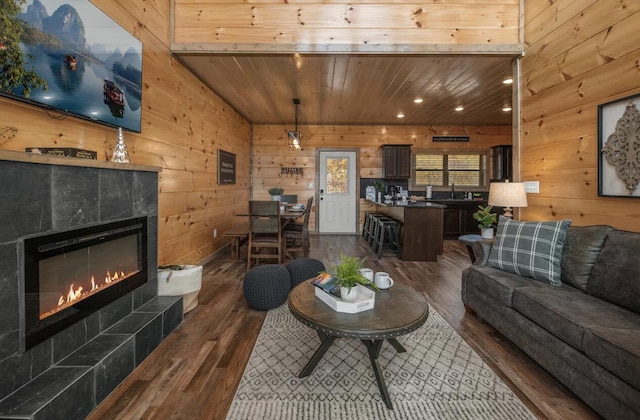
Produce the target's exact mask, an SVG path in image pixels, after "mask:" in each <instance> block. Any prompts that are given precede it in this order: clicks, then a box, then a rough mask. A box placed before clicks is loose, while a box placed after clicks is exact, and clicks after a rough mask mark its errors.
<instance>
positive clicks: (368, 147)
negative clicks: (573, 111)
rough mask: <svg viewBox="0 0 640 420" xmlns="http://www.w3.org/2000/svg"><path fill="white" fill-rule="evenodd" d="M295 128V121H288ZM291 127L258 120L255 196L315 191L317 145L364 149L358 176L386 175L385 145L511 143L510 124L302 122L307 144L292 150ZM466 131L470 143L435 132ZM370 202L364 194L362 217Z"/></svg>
mask: <svg viewBox="0 0 640 420" xmlns="http://www.w3.org/2000/svg"><path fill="white" fill-rule="evenodd" d="M288 129H291V127H288ZM286 130H287V127H286V126H283V125H254V127H253V146H252V153H251V161H252V163H251V171H252V176H253V181H252V182H253V192H252V196H253V198H254V199H256V200H268V199H269V198H270V197H269V193H268V192H267V190H268V189H269V188H271V187H276V186H279V187H283V188H284V190H285V192H284V193H285V194H297V195H298V201H299V202H305V201H306V200H307V198H309V197H314V203H316V201H315V200H316V199H317V196H316V189H317V185H318V179H317V174H316V155H317V153H318V149H319V148H345V149H355V150H358V151H359V155H360V173H359V176H360V178H382V176H383V175H382V147H381V146H382V145H383V144H411V145H412V149H413V150H415V149H421V150H439V151H445V152H450V151H453V150H475V151H478V152H482V151H486V150H487V149H489V148H490V147H491V146H497V145H501V144H511V141H512V131H511V127H510V126H487V127H471V126H464V127H448V126H313V125H310V126H309V125H302V126H299V130H300V131H301V132H302V134H303V136H304V139H303V147H304V150H303V151H301V152H293V151H291V150H289V146H288V144H287V138H286V137H287V131H286ZM440 135H451V136H460V135H468V136H469V137H470V141H469V143H436V144H434V143H433V142H432V140H431V138H432V137H433V136H440ZM281 167H302V168H304V176H300V177H296V176H295V175H288V174H281V172H280V168H281ZM310 183H311V184H312V185H313V186H312V187H309V184H310ZM369 209H370V208H369V206H368V205H367V204H366V203H365V202H364V200H360V216H361V217H360V220H362V214H363V213H364V212H365V211H368V210H369ZM309 229H310V230H311V231H316V224H315V204H314V211H313V212H312V214H311V219H310V221H309Z"/></svg>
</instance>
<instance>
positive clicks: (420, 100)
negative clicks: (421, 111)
mask: <svg viewBox="0 0 640 420" xmlns="http://www.w3.org/2000/svg"><path fill="white" fill-rule="evenodd" d="M422 101H423V99H422V98H416V99H414V100H413V102H415V103H417V104H421V103H422Z"/></svg>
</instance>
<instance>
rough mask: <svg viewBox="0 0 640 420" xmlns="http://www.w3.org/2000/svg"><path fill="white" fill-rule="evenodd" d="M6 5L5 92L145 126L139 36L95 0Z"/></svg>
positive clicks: (1, 64) (0, 30) (0, 31)
mask: <svg viewBox="0 0 640 420" xmlns="http://www.w3.org/2000/svg"><path fill="white" fill-rule="evenodd" d="M2 4H3V6H2V7H3V8H5V9H8V10H4V11H0V14H1V15H6V18H7V19H6V20H5V21H3V24H2V25H0V94H2V95H3V96H6V97H12V98H15V99H19V100H22V101H26V102H29V103H32V104H35V105H39V106H44V107H46V108H49V109H53V110H57V111H60V112H64V113H69V114H73V115H75V116H79V117H82V118H86V119H90V120H93V121H97V122H100V123H103V124H107V125H110V126H114V127H122V128H124V129H127V130H130V131H136V132H140V111H141V107H142V43H141V42H140V41H138V40H137V39H136V38H135V37H134V36H132V35H131V34H129V33H128V32H127V31H126V30H124V29H123V28H122V27H121V26H119V25H118V24H117V23H116V22H114V21H113V20H112V19H111V18H109V17H108V16H107V15H105V14H104V13H103V12H102V11H101V10H100V9H98V8H97V7H96V6H94V5H93V4H91V3H90V2H89V1H88V0H66V1H65V0H28V1H26V2H23V1H18V0H7V1H3V2H2ZM0 17H2V16H0ZM4 22H7V24H4Z"/></svg>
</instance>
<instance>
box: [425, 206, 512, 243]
mask: <svg viewBox="0 0 640 420" xmlns="http://www.w3.org/2000/svg"><path fill="white" fill-rule="evenodd" d="M433 202H436V203H439V204H444V205H445V206H447V208H446V209H444V215H443V234H444V237H445V238H448V239H457V238H458V236H460V235H467V234H480V228H479V227H478V221H477V220H475V219H474V218H473V213H475V212H476V211H477V210H478V205H482V206H486V205H487V202H486V201H471V200H469V201H457V202H456V201H453V202H452V201H448V200H443V201H437V200H434V201H433ZM500 210H501V208H494V210H493V213H498V214H502V212H501V211H500Z"/></svg>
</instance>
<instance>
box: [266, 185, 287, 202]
mask: <svg viewBox="0 0 640 420" xmlns="http://www.w3.org/2000/svg"><path fill="white" fill-rule="evenodd" d="M283 192H284V188H282V187H272V188H269V194H270V195H271V200H272V201H280V196H281V195H282V193H283Z"/></svg>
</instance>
